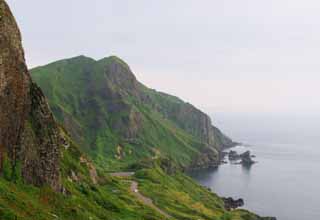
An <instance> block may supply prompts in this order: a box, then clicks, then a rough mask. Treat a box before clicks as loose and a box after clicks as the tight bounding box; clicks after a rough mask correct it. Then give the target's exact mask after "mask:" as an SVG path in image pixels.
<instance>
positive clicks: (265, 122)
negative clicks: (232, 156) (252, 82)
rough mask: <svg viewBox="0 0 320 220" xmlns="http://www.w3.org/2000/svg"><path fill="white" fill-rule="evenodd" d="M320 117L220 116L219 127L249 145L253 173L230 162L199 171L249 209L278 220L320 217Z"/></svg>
mask: <svg viewBox="0 0 320 220" xmlns="http://www.w3.org/2000/svg"><path fill="white" fill-rule="evenodd" d="M319 119H320V117H318V116H306V117H305V116H301V115H300V116H297V115H290V116H288V115H262V114H261V115H259V114H226V113H224V114H223V113H217V114H214V117H213V121H214V124H215V125H217V126H218V127H219V128H221V129H222V130H223V131H224V132H225V133H226V134H228V135H229V136H230V137H232V138H233V139H234V140H236V141H239V142H242V143H245V144H248V145H249V147H245V148H244V147H238V148H235V149H236V150H238V151H239V152H241V151H243V150H250V151H251V152H252V153H253V154H254V155H256V156H257V157H256V158H254V159H255V160H256V161H258V163H256V164H254V165H253V166H252V167H251V168H250V169H248V168H244V167H242V166H241V165H230V164H225V165H222V166H220V167H219V168H218V169H216V170H205V171H201V172H196V173H193V174H192V176H193V177H194V178H195V179H196V180H197V181H198V182H199V183H201V184H203V185H205V186H207V187H210V188H211V189H212V190H214V191H215V192H216V193H218V194H219V195H221V196H225V197H227V196H231V197H234V198H243V199H244V201H245V207H244V208H247V209H249V210H251V211H254V212H256V213H258V214H261V215H264V216H276V217H277V218H278V220H316V219H320V206H319V204H320V187H319V182H320V147H319V145H320V143H319V131H320V123H319V122H320V120H319Z"/></svg>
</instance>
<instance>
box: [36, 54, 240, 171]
mask: <svg viewBox="0 0 320 220" xmlns="http://www.w3.org/2000/svg"><path fill="white" fill-rule="evenodd" d="M31 73H32V76H33V78H34V80H35V81H36V82H37V83H38V84H39V85H40V87H42V89H43V91H44V93H45V94H46V96H47V97H48V100H49V104H50V106H51V108H52V110H53V112H54V114H55V116H56V118H57V120H58V121H59V122H60V123H62V124H64V125H65V126H67V127H68V126H69V127H68V130H70V131H73V133H72V137H74V138H75V139H78V137H80V136H84V137H85V138H84V140H79V139H78V141H79V142H81V143H83V145H86V146H97V145H98V144H97V139H99V134H92V133H91V134H89V132H88V131H90V132H91V131H92V130H95V131H99V130H101V132H104V131H105V130H108V129H110V130H111V133H112V134H111V136H117V137H119V138H120V139H122V141H115V142H117V143H114V146H113V148H115V147H117V146H121V145H123V143H121V142H126V144H128V143H129V144H135V142H137V141H138V142H139V144H140V145H148V146H144V147H145V149H144V150H145V151H149V153H146V152H145V153H146V154H145V156H146V157H147V156H150V153H151V155H152V154H153V152H152V151H154V150H157V151H160V152H161V153H162V154H166V153H168V152H169V156H170V157H173V159H174V160H175V161H176V162H178V164H179V165H181V166H182V167H183V168H184V169H193V168H205V167H213V166H217V165H218V164H219V160H220V155H219V153H220V151H221V150H223V149H224V148H227V147H231V146H233V145H234V144H235V143H234V142H232V140H231V139H230V138H228V137H226V136H225V135H224V134H223V133H222V132H221V131H220V130H219V129H218V128H216V127H214V126H213V125H212V122H211V119H210V117H209V116H208V115H207V114H205V113H204V112H202V111H201V110H199V109H197V108H196V107H194V106H193V105H192V104H190V103H187V102H184V101H183V100H181V99H179V98H178V97H175V96H172V95H169V94H166V93H163V92H158V91H156V90H154V89H150V88H148V87H147V86H145V85H143V84H142V83H140V82H139V81H138V80H137V78H136V77H135V75H134V73H133V72H132V71H131V68H130V67H129V65H128V64H126V63H125V62H124V61H123V60H121V59H120V58H118V57H116V56H110V57H105V58H102V59H99V60H95V59H92V58H90V57H87V56H83V55H81V56H77V57H73V58H69V59H64V60H59V61H56V62H53V63H50V64H47V65H45V66H41V67H36V68H34V69H31ZM70 103H72V104H70ZM90 114H91V115H92V117H91V118H88V119H87V120H83V117H85V115H90ZM70 125H73V126H71V127H70ZM148 126H149V128H148V129H146V127H148ZM159 129H160V130H162V131H163V132H165V133H164V134H162V135H164V137H165V138H168V139H171V143H164V141H161V140H160V139H161V138H160V137H159V134H158V133H159V132H156V130H159ZM153 130H155V132H154V133H153V134H152V135H150V134H151V133H152V132H151V131H153ZM113 131H116V132H115V133H116V134H115V133H114V132H113ZM77 132H78V133H77ZM80 134H82V135H80ZM89 139H90V140H89ZM185 140H187V142H190V143H186V141H185ZM150 145H153V146H150ZM155 145H158V146H160V147H158V148H157V149H150V148H154V146H155ZM164 145H168V146H164ZM178 145H179V146H180V145H181V146H180V150H179V151H180V152H183V153H184V151H186V152H187V153H185V155H184V156H185V158H182V159H181V158H179V157H180V155H178V154H179V153H180V152H176V153H175V155H174V154H172V153H170V151H173V150H172V148H178V147H177V146H178ZM169 147H170V148H171V149H169ZM109 148H110V146H109ZM135 149H137V148H131V149H130V150H131V152H134V150H135ZM150 151H151V152H150ZM138 153H139V152H138ZM172 155H173V156H172ZM181 155H183V154H181ZM118 156H119V155H118ZM167 156H168V155H167ZM136 159H138V158H136Z"/></svg>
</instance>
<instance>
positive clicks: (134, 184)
mask: <svg viewBox="0 0 320 220" xmlns="http://www.w3.org/2000/svg"><path fill="white" fill-rule="evenodd" d="M110 175H111V176H114V177H131V176H133V175H134V172H118V173H111V174H110ZM129 182H131V186H130V191H131V192H132V193H134V195H135V196H136V197H137V198H138V200H139V201H140V202H142V203H143V204H145V205H147V206H149V207H151V208H153V209H154V210H156V211H157V212H159V213H160V214H162V215H163V216H165V217H166V218H169V219H171V218H172V217H171V216H170V215H169V214H168V213H166V212H165V211H163V210H161V209H160V208H158V207H157V206H156V205H155V204H154V203H153V201H152V199H150V198H148V197H146V196H144V195H142V194H141V193H140V192H139V189H138V186H139V184H138V182H136V181H133V180H129Z"/></svg>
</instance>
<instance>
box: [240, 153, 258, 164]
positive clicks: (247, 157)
mask: <svg viewBox="0 0 320 220" xmlns="http://www.w3.org/2000/svg"><path fill="white" fill-rule="evenodd" d="M240 158H241V164H242V165H244V166H251V165H252V164H254V163H255V161H253V160H252V156H251V152H250V151H246V152H244V153H242V154H240Z"/></svg>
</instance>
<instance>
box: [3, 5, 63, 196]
mask: <svg viewBox="0 0 320 220" xmlns="http://www.w3.org/2000/svg"><path fill="white" fill-rule="evenodd" d="M0 165H1V166H0V170H1V172H2V173H3V172H7V173H10V176H11V178H12V179H14V178H18V175H19V174H21V175H22V177H23V179H24V181H25V182H27V183H31V184H34V185H37V186H41V185H44V184H48V185H50V186H51V187H52V188H54V189H55V190H59V189H60V181H59V137H58V129H57V126H56V123H55V121H54V118H53V115H52V113H51V112H50V109H49V107H48V104H47V102H46V99H45V97H44V95H43V93H42V92H41V90H40V89H39V87H38V86H37V85H36V84H34V83H33V82H32V80H31V77H30V74H29V72H28V69H27V66H26V64H25V58H24V51H23V48H22V45H21V35H20V32H19V29H18V27H17V24H16V22H15V19H14V17H13V16H12V13H11V11H10V9H9V8H8V6H7V4H6V3H5V2H4V1H3V0H1V1H0Z"/></svg>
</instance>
